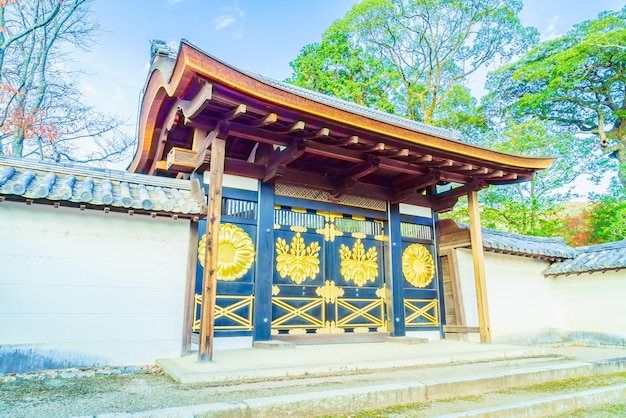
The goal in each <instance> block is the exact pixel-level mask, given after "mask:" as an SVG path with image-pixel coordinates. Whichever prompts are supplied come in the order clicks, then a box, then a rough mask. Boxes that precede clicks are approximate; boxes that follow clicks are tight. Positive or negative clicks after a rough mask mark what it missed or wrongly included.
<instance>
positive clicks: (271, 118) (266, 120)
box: [250, 113, 278, 128]
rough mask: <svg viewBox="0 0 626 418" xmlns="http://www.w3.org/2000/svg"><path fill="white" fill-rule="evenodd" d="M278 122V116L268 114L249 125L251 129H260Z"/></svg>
mask: <svg viewBox="0 0 626 418" xmlns="http://www.w3.org/2000/svg"><path fill="white" fill-rule="evenodd" d="M277 121H278V115H277V114H276V113H268V114H267V115H265V116H263V117H261V118H259V119H257V120H255V121H254V122H252V123H251V124H250V126H251V127H253V128H261V127H263V126H267V125H271V124H273V123H276V122H277Z"/></svg>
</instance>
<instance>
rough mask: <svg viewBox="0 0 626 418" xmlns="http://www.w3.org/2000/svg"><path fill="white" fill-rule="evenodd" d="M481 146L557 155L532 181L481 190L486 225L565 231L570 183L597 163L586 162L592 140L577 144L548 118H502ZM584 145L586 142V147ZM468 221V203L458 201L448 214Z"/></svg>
mask: <svg viewBox="0 0 626 418" xmlns="http://www.w3.org/2000/svg"><path fill="white" fill-rule="evenodd" d="M483 139H484V142H483V145H486V146H488V147H489V148H493V149H496V150H499V151H505V152H509V153H514V154H523V155H527V156H546V155H552V156H555V160H554V163H553V164H552V166H551V167H550V168H549V169H548V170H543V171H540V172H538V173H537V174H536V176H535V177H534V178H533V179H532V180H531V181H529V182H525V183H516V184H511V185H507V186H497V187H494V186H492V187H490V188H489V189H487V190H485V191H482V192H481V194H480V201H481V210H482V212H481V220H482V223H483V225H484V226H487V227H490V228H496V229H501V230H505V231H510V232H516V233H520V234H529V235H540V236H552V235H555V234H559V233H560V232H561V219H560V218H561V217H560V211H561V208H560V205H561V204H563V203H564V202H567V201H569V200H571V198H572V197H574V196H575V195H574V194H573V192H572V182H573V181H574V180H575V179H576V178H577V177H578V176H579V175H581V174H586V173H592V172H594V171H595V170H597V168H596V167H595V166H594V165H593V164H588V163H587V162H586V158H587V156H588V155H589V154H590V153H592V144H590V143H583V144H581V145H582V146H573V143H574V142H575V141H576V138H575V137H574V136H572V135H571V134H569V133H567V132H563V131H559V130H554V128H553V127H552V126H551V125H550V124H548V123H545V122H541V121H538V120H527V121H525V122H521V123H514V122H511V123H508V124H506V125H505V124H502V123H500V124H499V125H498V126H492V127H491V129H490V133H489V134H488V135H486V136H484V137H483ZM585 145H586V147H585ZM446 216H447V217H451V218H453V219H455V220H460V221H465V222H467V221H468V220H469V218H468V215H467V210H466V207H464V206H463V205H459V206H457V208H455V211H453V212H452V213H451V214H448V215H446Z"/></svg>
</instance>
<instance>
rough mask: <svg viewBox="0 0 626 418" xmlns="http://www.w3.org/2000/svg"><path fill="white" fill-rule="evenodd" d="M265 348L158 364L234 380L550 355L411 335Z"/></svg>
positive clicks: (192, 376) (172, 372)
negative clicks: (424, 340)
mask: <svg viewBox="0 0 626 418" xmlns="http://www.w3.org/2000/svg"><path fill="white" fill-rule="evenodd" d="M392 341H393V342H392ZM264 347H265V348H258V347H255V348H248V349H238V350H223V351H216V352H214V355H213V362H210V363H199V362H198V360H197V355H195V353H194V355H191V356H186V357H179V358H171V359H161V360H157V365H158V366H160V367H161V368H162V369H163V370H164V371H165V373H167V374H168V375H169V376H171V377H172V378H173V379H174V380H176V381H178V382H181V383H202V382H228V383H233V382H237V381H255V380H262V379H280V378H288V377H310V376H317V375H332V374H345V373H348V374H349V373H355V372H364V371H374V370H382V369H394V368H395V369H397V368H407V367H420V366H435V365H450V364H463V363H475V362H489V361H499V360H511V359H519V358H529V357H542V356H550V355H551V354H550V352H549V351H548V350H547V349H544V348H540V347H534V346H513V345H498V344H478V343H470V342H462V341H450V340H440V341H431V342H428V343H422V341H421V340H418V339H410V338H398V339H388V340H387V341H385V342H375V343H354V344H324V345H297V346H294V345H293V344H288V343H283V344H280V343H278V344H268V345H264ZM555 355H557V354H555Z"/></svg>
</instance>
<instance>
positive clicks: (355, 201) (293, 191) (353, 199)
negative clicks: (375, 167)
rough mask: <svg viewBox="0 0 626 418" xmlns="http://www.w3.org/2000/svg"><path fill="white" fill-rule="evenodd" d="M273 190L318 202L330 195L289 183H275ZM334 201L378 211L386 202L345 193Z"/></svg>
mask: <svg viewBox="0 0 626 418" xmlns="http://www.w3.org/2000/svg"><path fill="white" fill-rule="evenodd" d="M274 191H275V193H276V194H277V195H280V196H289V197H297V198H299V199H307V200H316V201H318V202H330V201H331V195H330V193H328V192H325V191H322V190H315V189H308V188H306V187H298V186H292V185H289V184H276V185H275V186H274ZM333 201H334V202H335V203H339V204H341V205H346V206H354V207H358V208H366V209H373V210H377V211H380V212H384V211H385V210H386V203H385V201H384V200H378V199H370V198H367V197H362V196H357V195H351V194H345V195H342V196H341V198H340V199H339V202H336V199H334V200H333Z"/></svg>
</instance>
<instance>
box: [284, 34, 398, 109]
mask: <svg viewBox="0 0 626 418" xmlns="http://www.w3.org/2000/svg"><path fill="white" fill-rule="evenodd" d="M290 65H291V68H292V69H293V75H292V77H291V78H288V79H287V80H286V81H287V82H289V83H291V84H295V85H297V86H300V87H304V88H306V89H309V90H313V91H317V92H320V93H324V94H328V95H331V96H335V97H337V98H340V99H343V100H347V101H350V102H353V103H357V104H360V105H362V106H368V107H372V108H375V109H378V110H382V111H385V112H389V113H394V107H393V105H392V104H391V101H390V97H391V96H392V90H393V82H392V80H393V79H394V76H393V74H391V73H390V72H389V68H388V67H386V66H385V64H384V62H383V60H381V59H379V58H377V57H375V56H373V55H371V54H370V55H368V54H366V53H365V51H364V50H363V49H362V48H360V47H359V46H357V45H353V44H351V43H350V42H349V40H348V37H347V35H346V34H345V33H340V32H333V31H327V32H326V33H324V34H323V35H322V41H321V42H320V43H317V44H310V45H307V46H305V47H304V48H302V51H300V55H298V57H297V58H296V59H295V60H294V61H292V62H291V63H290Z"/></svg>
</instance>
